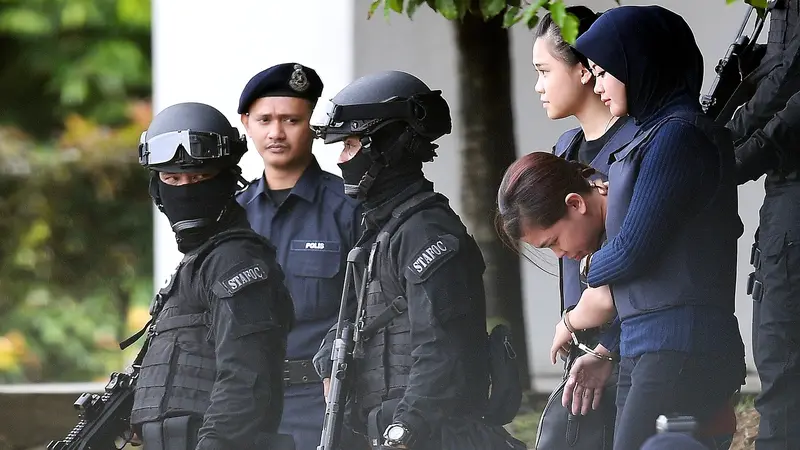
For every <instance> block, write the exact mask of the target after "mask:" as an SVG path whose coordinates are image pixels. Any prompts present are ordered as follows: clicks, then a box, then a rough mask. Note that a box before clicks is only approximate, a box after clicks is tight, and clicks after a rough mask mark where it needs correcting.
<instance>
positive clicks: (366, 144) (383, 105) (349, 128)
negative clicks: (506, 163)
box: [313, 70, 452, 199]
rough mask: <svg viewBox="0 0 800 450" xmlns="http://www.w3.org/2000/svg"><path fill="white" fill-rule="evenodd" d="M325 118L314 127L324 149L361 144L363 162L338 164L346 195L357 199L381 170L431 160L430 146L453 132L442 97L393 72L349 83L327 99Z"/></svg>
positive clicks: (416, 80)
mask: <svg viewBox="0 0 800 450" xmlns="http://www.w3.org/2000/svg"><path fill="white" fill-rule="evenodd" d="M327 114H328V115H327V118H326V121H325V123H324V124H322V125H320V126H314V127H313V128H314V131H315V132H316V133H317V136H318V137H320V138H322V139H323V140H324V141H325V143H326V144H330V143H333V142H338V141H342V140H344V139H346V138H347V137H349V136H357V137H359V138H360V141H361V151H360V152H359V155H363V156H358V155H357V156H356V157H355V158H353V159H351V160H350V161H349V162H345V163H340V164H339V167H340V168H341V169H342V178H344V182H345V193H346V194H347V195H350V196H352V197H356V198H360V199H364V198H366V196H367V193H368V191H369V190H370V189H371V188H372V185H373V184H374V182H375V179H376V177H378V174H379V173H380V172H381V171H383V170H384V168H387V167H392V166H397V165H398V164H401V165H402V164H403V163H404V162H406V163H410V162H411V161H416V162H417V164H419V163H420V162H427V161H431V160H433V158H434V157H435V156H436V148H437V147H438V146H437V145H436V144H433V141H435V140H436V139H439V138H440V137H442V136H443V135H445V134H449V133H450V131H451V130H452V123H451V120H450V107H449V106H448V105H447V101H445V99H444V98H442V91H440V90H431V89H430V88H429V87H428V86H427V85H426V84H425V83H423V82H422V81H421V80H420V79H419V78H417V77H415V76H413V75H411V74H408V73H405V72H400V71H395V70H392V71H385V72H378V73H374V74H371V75H367V76H364V77H361V78H359V79H357V80H355V81H354V82H352V83H350V84H349V85H347V86H346V87H345V88H344V89H342V90H341V91H340V92H339V93H338V94H336V96H335V97H333V99H331V104H330V106H329V109H328V112H327ZM412 165H413V163H412Z"/></svg>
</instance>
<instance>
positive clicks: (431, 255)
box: [406, 234, 458, 281]
mask: <svg viewBox="0 0 800 450" xmlns="http://www.w3.org/2000/svg"><path fill="white" fill-rule="evenodd" d="M456 253H458V239H457V238H456V237H455V236H453V235H452V234H445V235H442V236H439V237H437V238H434V239H431V240H430V241H428V242H427V243H426V244H425V245H424V246H423V247H422V249H421V250H419V251H418V252H417V253H416V255H415V256H414V257H413V258H412V259H411V261H410V263H409V264H408V266H407V268H406V272H407V273H408V274H409V275H410V276H409V277H408V278H409V280H414V281H417V280H418V281H424V280H425V279H427V278H428V277H429V276H431V274H433V273H434V272H435V271H436V269H438V268H439V267H441V265H442V264H444V262H445V261H447V260H448V259H450V258H452V257H453V255H455V254H456Z"/></svg>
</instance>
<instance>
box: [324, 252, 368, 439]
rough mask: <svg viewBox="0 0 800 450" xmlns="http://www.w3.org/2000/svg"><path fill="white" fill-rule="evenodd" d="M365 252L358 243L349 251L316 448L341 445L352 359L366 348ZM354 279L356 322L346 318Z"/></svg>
mask: <svg viewBox="0 0 800 450" xmlns="http://www.w3.org/2000/svg"><path fill="white" fill-rule="evenodd" d="M365 254H366V252H365V250H364V248H363V247H355V248H354V249H352V250H350V253H348V254H347V267H346V269H345V274H344V288H343V289H342V301H341V304H340V305H339V319H338V322H337V324H336V338H335V340H334V341H333V349H332V351H331V360H332V361H333V366H332V368H331V384H330V388H329V390H328V398H327V401H328V404H327V406H326V407H325V420H324V422H323V426H322V436H321V437H320V442H319V446H317V450H338V449H339V444H340V440H341V435H342V426H343V422H344V410H345V406H346V404H347V394H348V393H349V391H350V388H351V387H352V382H353V374H352V372H353V360H354V358H355V357H358V356H360V354H361V353H362V352H363V350H362V348H361V343H360V341H361V332H362V330H363V328H364V320H365V319H364V314H363V311H364V294H365V288H366V280H367V278H368V276H365V275H366V274H364V272H363V269H362V271H361V273H359V271H360V269H359V267H360V266H363V263H364V259H365ZM357 264H358V266H357ZM351 282H352V284H353V285H354V286H356V287H357V288H358V310H357V313H356V321H355V325H354V324H353V323H351V322H350V321H349V320H348V319H347V318H346V315H347V313H346V311H347V299H348V297H349V294H350V285H351Z"/></svg>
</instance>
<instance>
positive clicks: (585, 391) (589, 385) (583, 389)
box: [561, 355, 614, 416]
mask: <svg viewBox="0 0 800 450" xmlns="http://www.w3.org/2000/svg"><path fill="white" fill-rule="evenodd" d="M613 369H614V363H613V362H611V361H607V360H602V359H598V358H597V357H595V356H594V355H583V356H581V357H580V358H578V359H576V360H575V362H574V363H573V364H572V369H570V371H569V379H568V380H567V383H566V384H565V385H564V395H563V396H562V397H561V404H562V405H563V406H564V407H565V408H570V410H571V411H572V414H574V415H576V416H577V415H578V414H581V415H584V416H585V415H586V414H589V409H590V408H591V409H593V410H596V409H598V408H600V400H602V398H603V389H604V388H605V386H606V382H607V381H608V378H609V377H610V376H611V372H612V371H613Z"/></svg>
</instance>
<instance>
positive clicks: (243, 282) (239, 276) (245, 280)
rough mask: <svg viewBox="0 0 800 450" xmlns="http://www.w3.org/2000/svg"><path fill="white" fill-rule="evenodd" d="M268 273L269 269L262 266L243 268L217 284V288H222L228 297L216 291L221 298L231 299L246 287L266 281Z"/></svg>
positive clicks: (230, 273) (255, 265)
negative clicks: (230, 297)
mask: <svg viewBox="0 0 800 450" xmlns="http://www.w3.org/2000/svg"><path fill="white" fill-rule="evenodd" d="M268 273H269V272H268V271H267V269H265V268H264V267H263V266H262V265H261V264H253V265H251V266H247V267H243V268H241V269H237V270H235V271H233V272H229V273H228V274H227V275H225V276H224V277H223V278H222V279H221V280H220V281H218V282H217V283H216V285H217V286H215V287H217V288H221V290H222V291H224V294H227V295H219V294H220V293H221V292H220V289H214V290H215V291H217V293H218V295H219V296H220V297H229V296H232V295H234V294H235V293H237V292H239V291H241V290H242V289H243V288H244V287H245V286H248V285H250V284H253V283H256V282H259V281H262V280H266V279H267V274H268Z"/></svg>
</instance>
